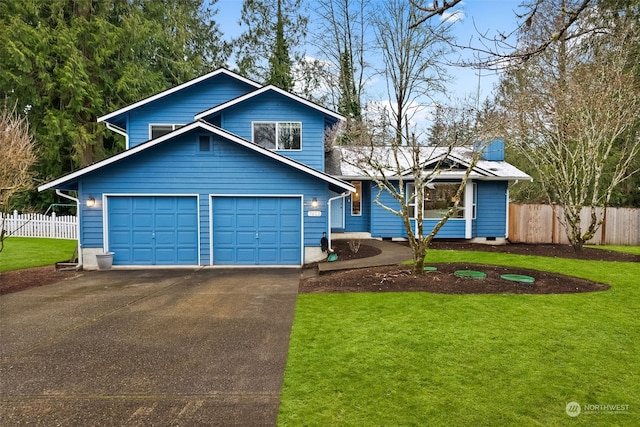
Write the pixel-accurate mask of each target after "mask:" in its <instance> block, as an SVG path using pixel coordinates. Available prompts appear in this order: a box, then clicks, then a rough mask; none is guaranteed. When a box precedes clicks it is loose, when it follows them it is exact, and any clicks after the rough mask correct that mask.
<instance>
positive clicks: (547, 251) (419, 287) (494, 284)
mask: <svg viewBox="0 0 640 427" xmlns="http://www.w3.org/2000/svg"><path fill="white" fill-rule="evenodd" d="M333 243H334V244H333V246H334V248H335V250H336V252H337V253H338V256H339V260H340V261H344V260H349V259H357V258H368V257H372V256H375V255H378V254H379V253H380V250H379V249H378V248H375V247H373V246H370V245H367V244H366V243H363V244H361V245H360V248H359V249H358V251H357V252H353V251H351V250H350V248H349V246H348V242H347V241H345V240H335V241H334V242H333ZM398 244H402V243H398ZM431 248H432V249H444V250H474V251H491V252H504V253H512V254H523V255H540V256H546V257H558V258H579V259H586V260H597V261H626V262H640V256H638V255H631V254H623V253H619V252H613V251H605V250H601V249H591V248H584V249H583V251H582V252H581V253H580V254H576V253H575V252H574V251H573V249H572V248H571V247H570V246H567V245H530V244H509V245H503V246H491V245H478V244H470V243H458V242H443V241H437V242H434V243H433V244H432V246H431ZM434 266H436V267H437V268H438V270H437V271H434V272H429V273H426V274H425V275H424V276H423V277H421V278H415V277H413V276H412V274H411V271H410V269H409V268H408V267H398V266H388V267H374V268H366V269H359V270H351V271H344V272H338V273H333V274H327V275H323V276H320V277H312V278H306V279H303V280H301V281H300V287H299V292H300V293H311V292H398V291H402V292H404V291H426V292H437V293H449V294H464V293H538V294H548V293H573V292H593V291H602V290H606V289H608V288H609V286H607V285H603V284H600V283H594V282H590V281H587V280H583V279H577V278H574V277H568V276H562V275H558V274H552V273H545V272H541V271H532V270H525V269H521V268H507V267H495V266H487V265H470V264H463V263H456V264H439V265H435V264H434ZM456 270H477V271H482V272H484V273H486V274H487V277H486V278H484V279H471V278H460V277H457V276H455V275H454V274H453V272H454V271H456ZM81 274H82V272H75V271H56V270H55V268H54V267H53V266H47V267H37V268H30V269H26V270H18V271H9V272H4V273H0V295H2V294H6V293H10V292H18V291H21V290H24V289H27V288H30V287H34V286H45V285H50V284H53V283H57V282H60V281H63V280H68V279H70V278H73V277H77V276H78V275H81ZM501 274H522V275H526V276H531V277H534V278H535V283H534V284H533V285H525V284H519V283H517V282H509V281H506V280H504V279H501V278H500V275H501Z"/></svg>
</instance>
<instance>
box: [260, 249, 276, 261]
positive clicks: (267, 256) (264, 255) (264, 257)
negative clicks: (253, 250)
mask: <svg viewBox="0 0 640 427" xmlns="http://www.w3.org/2000/svg"><path fill="white" fill-rule="evenodd" d="M258 260H259V261H260V263H261V264H276V263H277V262H278V250H277V249H275V248H272V249H268V248H261V249H260V250H259V252H258Z"/></svg>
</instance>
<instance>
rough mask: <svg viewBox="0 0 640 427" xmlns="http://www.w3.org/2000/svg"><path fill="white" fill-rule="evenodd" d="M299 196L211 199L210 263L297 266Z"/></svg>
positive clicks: (299, 215)
mask: <svg viewBox="0 0 640 427" xmlns="http://www.w3.org/2000/svg"><path fill="white" fill-rule="evenodd" d="M301 253H302V219H301V201H300V198H299V197H214V198H213V263H214V264H216V265H300V264H301V258H302V256H301Z"/></svg>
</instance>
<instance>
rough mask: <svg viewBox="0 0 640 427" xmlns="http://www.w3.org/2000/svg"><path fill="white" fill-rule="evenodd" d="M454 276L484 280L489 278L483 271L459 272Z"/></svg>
mask: <svg viewBox="0 0 640 427" xmlns="http://www.w3.org/2000/svg"><path fill="white" fill-rule="evenodd" d="M454 274H455V275H456V276H458V277H468V278H471V279H484V278H485V277H487V275H486V274H485V273H483V272H482V271H474V270H457V271H456V272H455V273H454Z"/></svg>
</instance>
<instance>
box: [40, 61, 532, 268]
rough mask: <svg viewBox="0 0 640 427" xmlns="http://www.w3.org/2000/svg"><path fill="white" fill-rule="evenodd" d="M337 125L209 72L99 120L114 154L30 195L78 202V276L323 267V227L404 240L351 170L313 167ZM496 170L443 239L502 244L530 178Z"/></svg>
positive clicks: (249, 84) (321, 112) (320, 162)
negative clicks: (101, 271) (141, 270)
mask: <svg viewBox="0 0 640 427" xmlns="http://www.w3.org/2000/svg"><path fill="white" fill-rule="evenodd" d="M340 120H343V117H341V116H340V115H339V114H337V113H335V112H333V111H330V110H328V109H326V108H323V107H321V106H319V105H317V104H314V103H312V102H309V101H307V100H305V99H302V98H300V97H298V96H296V95H293V94H291V93H288V92H285V91H283V90H281V89H278V88H276V87H274V86H262V85H259V84H257V83H255V82H253V81H250V80H248V79H245V78H243V77H241V76H239V75H237V74H235V73H233V72H230V71H228V70H225V69H219V70H216V71H214V72H212V73H209V74H207V75H204V76H201V77H199V78H196V79H194V80H191V81H189V82H187V83H184V84H182V85H179V86H177V87H174V88H172V89H169V90H166V91H164V92H161V93H159V94H157V95H155V96H151V97H149V98H147V99H144V100H142V101H140V102H137V103H135V104H132V105H129V106H127V107H125V108H122V109H120V110H117V111H114V112H112V113H109V114H107V115H105V116H102V117H100V118H99V119H98V121H100V122H104V123H105V124H106V126H107V127H108V128H109V129H110V130H112V131H114V132H116V133H118V134H121V135H123V136H124V138H125V141H126V150H125V151H124V152H122V153H120V154H117V155H115V156H112V157H109V158H107V159H105V160H102V161H100V162H97V163H95V164H93V165H90V166H87V167H85V168H83V169H80V170H78V171H76V172H73V173H70V174H68V175H65V176H63V177H61V178H59V179H56V180H54V181H51V182H49V183H47V184H45V185H42V186H40V187H39V190H40V191H44V190H48V189H55V190H56V191H57V192H58V193H59V194H61V195H64V196H66V197H71V196H70V195H69V193H68V192H70V191H72V192H77V202H78V218H79V242H78V243H79V258H80V263H81V264H82V265H83V267H84V268H86V269H92V268H96V266H97V264H96V254H100V253H104V252H113V253H114V256H113V264H114V265H115V266H157V265H162V266H201V265H214V266H237V265H243V266H248V265H260V266H300V265H302V264H304V263H308V262H313V261H317V260H320V259H322V258H323V253H322V251H321V248H320V239H321V237H322V235H323V233H327V234H330V232H331V230H332V229H333V231H334V232H358V233H361V234H360V235H363V236H373V237H382V238H396V237H399V238H401V237H403V236H404V235H406V233H404V232H403V230H402V227H401V222H400V221H399V219H396V218H391V217H389V216H388V215H390V214H389V213H388V212H386V211H384V210H381V209H380V208H379V207H377V205H375V203H374V202H373V199H374V197H375V192H377V189H376V188H375V185H374V184H373V183H372V182H371V181H370V180H367V179H365V178H364V176H363V174H358V173H356V172H354V171H353V170H352V169H349V168H348V167H346V165H342V166H340V171H332V173H327V171H326V170H325V147H324V137H325V132H326V130H327V129H328V128H330V127H331V126H333V125H335V124H336V123H337V122H338V121H340ZM486 161H487V162H488V161H491V159H488V160H486ZM506 165H508V164H507V163H506V162H504V158H501V160H498V161H495V166H496V168H494V169H495V171H498V173H496V172H495V171H493V172H491V171H489V169H491V168H488V167H487V174H485V175H483V172H482V170H480V169H478V173H477V174H476V176H475V179H474V181H473V182H474V183H475V184H474V185H475V187H474V186H473V185H472V186H471V187H470V190H469V191H470V194H471V195H469V196H467V199H468V203H470V204H473V205H474V206H473V208H472V207H471V206H469V207H468V209H469V212H471V209H473V216H472V215H471V214H470V213H469V214H466V216H465V217H464V221H465V222H464V226H463V227H462V228H463V230H464V231H463V232H462V233H459V232H458V234H456V232H455V231H454V230H453V229H455V227H449V228H452V230H449V228H447V229H445V231H444V232H443V237H460V238H474V237H481V238H482V237H487V238H489V239H495V238H505V237H506V222H507V217H506V212H507V211H506V208H507V203H508V195H507V183H508V181H509V180H513V179H530V178H529V177H528V176H527V175H526V174H524V173H522V172H521V171H518V170H517V169H515V168H513V167H512V166H510V165H509V166H510V168H508V167H507V166H506ZM342 169H344V170H342ZM503 171H506V173H502V172H503ZM485 182H486V185H485ZM481 183H482V185H481ZM442 186H443V187H442V189H444V188H445V187H444V186H445V183H444V182H443V183H442ZM443 191H444V190H443ZM74 194H76V193H74ZM443 194H444V193H443ZM485 199H486V200H487V204H486V206H487V209H491V212H490V214H489V215H487V218H484V215H485V214H484V211H483V209H484V208H483V207H482V205H484V204H485V202H484V201H485ZM483 218H484V219H483ZM454 223H455V221H454ZM488 223H492V224H494V223H495V224H497V225H495V226H494V227H493V228H491V227H490V226H487V225H486V224H488ZM382 224H384V225H383V226H381V225H382ZM398 224H399V225H400V226H398ZM458 231H459V230H458ZM447 233H448V234H447ZM445 234H446V235H445Z"/></svg>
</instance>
